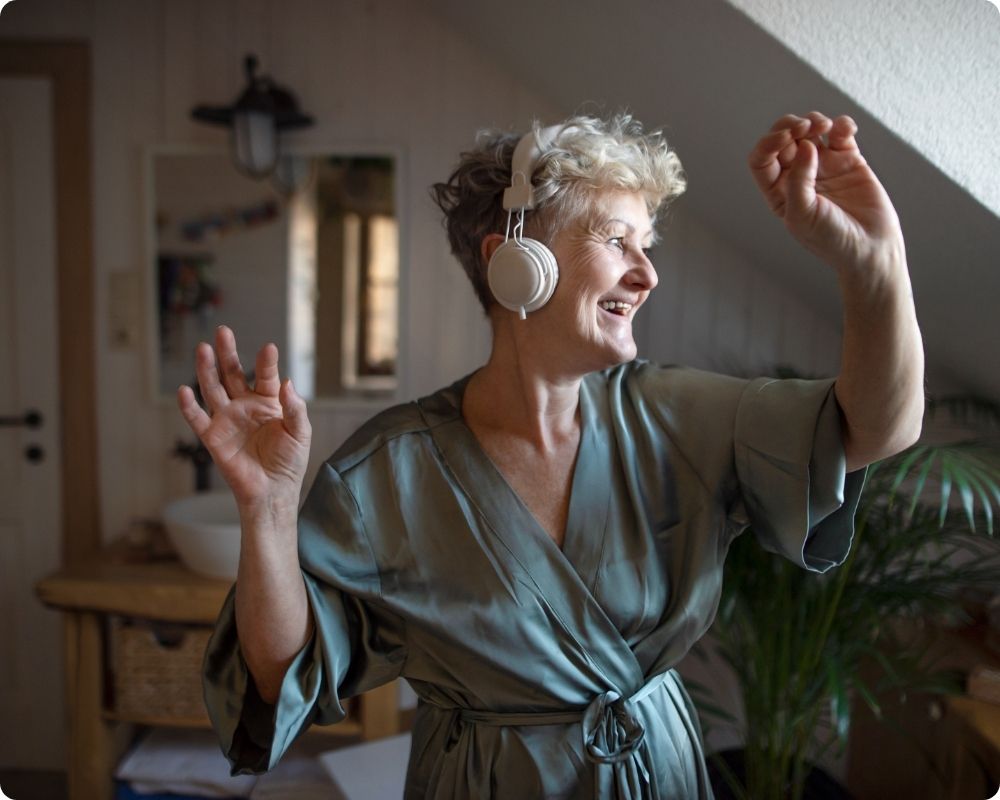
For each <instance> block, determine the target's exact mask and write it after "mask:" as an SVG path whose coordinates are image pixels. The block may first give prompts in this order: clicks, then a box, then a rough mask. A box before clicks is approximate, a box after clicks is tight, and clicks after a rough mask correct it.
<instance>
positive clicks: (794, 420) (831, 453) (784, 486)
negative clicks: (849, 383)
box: [730, 378, 867, 572]
mask: <svg viewBox="0 0 1000 800" xmlns="http://www.w3.org/2000/svg"><path fill="white" fill-rule="evenodd" d="M833 385H834V379H832V378H830V379H826V380H793V379H786V380H775V379H772V378H757V379H755V380H752V381H750V382H749V383H748V384H747V385H746V387H745V389H744V390H743V392H742V395H741V396H740V400H739V405H738V406H737V409H736V420H735V429H734V438H733V448H734V453H733V455H734V461H735V466H736V474H737V478H738V482H739V491H740V501H739V502H738V503H737V504H736V506H735V508H734V509H733V511H732V513H731V514H730V517H731V518H732V519H733V520H734V521H736V522H737V523H741V524H743V525H744V526H745V524H746V523H747V522H749V524H750V526H751V527H752V529H753V531H754V533H755V535H756V536H757V539H758V541H759V542H760V543H761V545H762V546H763V547H764V548H765V549H766V550H769V551H771V552H774V553H778V554H780V555H783V556H785V557H786V558H788V559H790V560H791V561H792V562H794V563H795V564H798V565H799V566H801V567H803V568H805V569H808V570H811V571H814V572H826V571H827V570H829V569H830V568H831V567H834V566H837V565H839V564H841V563H843V561H844V559H845V558H846V557H847V554H848V552H849V551H850V548H851V541H852V540H853V538H854V514H855V512H856V510H857V506H858V501H859V499H860V496H861V490H862V487H863V485H864V480H865V475H866V474H867V468H865V469H860V470H857V471H855V472H850V473H848V472H846V466H847V460H846V456H845V455H844V445H843V439H842V436H841V421H840V409H839V406H838V404H837V399H836V396H835V394H834V391H833Z"/></svg>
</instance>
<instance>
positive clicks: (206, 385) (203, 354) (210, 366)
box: [194, 342, 229, 414]
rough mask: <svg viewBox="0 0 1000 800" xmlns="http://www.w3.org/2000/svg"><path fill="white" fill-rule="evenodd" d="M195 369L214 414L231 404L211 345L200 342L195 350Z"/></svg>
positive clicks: (206, 400)
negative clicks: (220, 379)
mask: <svg viewBox="0 0 1000 800" xmlns="http://www.w3.org/2000/svg"><path fill="white" fill-rule="evenodd" d="M194 369H195V374H196V375H197V376H198V385H199V386H200V387H201V396H202V397H204V398H205V404H206V405H207V406H208V409H209V411H211V412H212V413H213V414H214V413H215V412H216V411H218V410H219V409H220V408H225V407H226V406H227V405H229V395H228V394H226V389H225V387H224V386H223V385H222V383H221V382H220V381H219V371H218V369H216V366H215V352H214V351H213V350H212V347H211V345H209V344H206V343H205V342H199V343H198V346H197V347H196V348H195V350H194Z"/></svg>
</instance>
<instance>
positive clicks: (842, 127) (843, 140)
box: [829, 114, 858, 150]
mask: <svg viewBox="0 0 1000 800" xmlns="http://www.w3.org/2000/svg"><path fill="white" fill-rule="evenodd" d="M857 132H858V124H857V123H856V122H855V121H854V120H853V119H851V118H850V117H849V116H847V115H846V114H844V115H842V116H839V117H837V118H836V119H835V120H834V121H833V127H832V129H831V130H830V136H829V141H830V149H831V150H851V149H854V150H856V149H857V148H858V143H857V141H856V140H855V138H854V135H855V134H856V133H857Z"/></svg>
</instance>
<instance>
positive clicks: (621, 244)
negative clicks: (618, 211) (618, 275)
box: [608, 236, 625, 253]
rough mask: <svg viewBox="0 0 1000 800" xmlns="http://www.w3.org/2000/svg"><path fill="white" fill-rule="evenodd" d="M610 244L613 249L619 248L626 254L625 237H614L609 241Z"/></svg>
mask: <svg viewBox="0 0 1000 800" xmlns="http://www.w3.org/2000/svg"><path fill="white" fill-rule="evenodd" d="M608 244H610V245H611V246H612V247H617V248H618V249H619V250H621V251H622V252H623V253H624V252H625V237H624V236H613V237H612V238H610V239H608Z"/></svg>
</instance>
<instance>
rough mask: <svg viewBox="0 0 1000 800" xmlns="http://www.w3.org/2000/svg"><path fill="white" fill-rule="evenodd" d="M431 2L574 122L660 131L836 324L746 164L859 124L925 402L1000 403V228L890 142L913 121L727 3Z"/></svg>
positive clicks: (700, 189)
mask: <svg viewBox="0 0 1000 800" xmlns="http://www.w3.org/2000/svg"><path fill="white" fill-rule="evenodd" d="M424 2H425V4H426V5H427V7H428V8H430V9H431V10H433V11H434V12H435V13H437V14H438V15H439V16H440V18H441V19H442V21H444V22H446V23H447V24H450V25H452V26H453V27H455V28H456V29H457V30H458V31H460V32H461V33H462V34H463V35H465V36H467V37H469V38H470V39H471V40H473V41H475V42H476V43H477V46H479V47H481V48H482V50H483V51H484V52H487V53H491V54H492V55H493V57H495V58H496V59H497V61H498V63H501V64H503V65H504V66H505V67H506V68H507V69H509V70H510V71H511V72H512V73H514V74H515V75H517V76H518V77H520V78H521V79H522V80H524V81H526V82H527V83H529V84H530V85H532V86H533V87H535V88H536V89H537V91H539V92H540V93H542V94H543V95H545V96H547V97H549V98H551V99H552V100H553V102H554V103H556V104H557V105H559V106H560V107H562V108H564V109H565V111H566V113H567V114H568V113H570V112H572V111H575V110H577V109H580V108H585V106H584V104H585V103H588V102H593V103H597V104H599V105H600V107H602V108H604V109H606V110H613V109H616V108H620V107H626V108H628V109H630V110H631V111H632V112H633V113H634V114H635V116H636V117H638V118H639V119H641V120H642V121H643V122H644V123H645V124H646V125H647V126H650V127H660V126H663V127H664V128H665V130H666V131H667V134H668V138H669V139H670V140H671V141H672V143H673V144H674V146H675V147H676V148H677V150H678V152H679V153H680V156H681V160H682V161H683V163H684V167H685V171H686V172H687V175H688V179H689V188H688V192H687V194H686V195H685V197H684V198H683V199H682V201H681V202H683V203H685V204H686V205H687V207H688V209H689V210H691V211H692V212H693V213H695V214H696V215H697V216H698V217H699V218H701V220H702V221H703V222H704V223H705V224H706V225H707V226H709V227H710V229H712V230H714V231H716V232H717V234H718V235H719V236H720V237H723V238H724V239H726V240H728V242H729V243H730V244H731V245H733V246H735V247H736V248H738V249H740V250H741V251H742V252H743V253H745V254H746V255H747V257H748V258H749V259H750V260H752V261H753V263H755V264H757V265H758V266H759V268H760V269H762V270H766V271H768V272H769V273H771V274H772V275H773V276H774V277H775V278H777V279H778V280H780V281H782V282H783V283H785V284H786V285H787V286H788V287H789V288H790V290H791V291H793V292H794V293H795V294H797V295H799V296H800V297H801V298H802V299H803V300H804V301H805V302H808V303H809V304H810V305H811V306H812V307H813V308H815V309H816V313H818V314H822V315H824V316H826V317H827V318H828V319H829V320H831V321H832V322H834V323H838V322H839V319H840V301H839V294H838V290H837V284H836V280H835V278H834V276H833V274H832V271H831V270H830V269H829V268H828V267H826V266H825V265H823V264H820V263H819V262H818V261H816V260H815V259H814V258H813V257H812V256H810V255H809V254H807V253H805V252H804V251H803V250H801V248H799V247H798V245H797V244H796V243H795V242H794V241H792V240H791V239H790V237H788V236H787V235H786V234H785V232H784V229H783V228H782V226H781V224H780V223H779V222H778V221H777V220H775V219H774V218H772V217H771V215H770V213H769V212H768V211H767V209H766V207H765V206H764V204H763V203H762V202H761V200H760V198H759V196H758V194H757V191H756V189H755V187H754V185H753V182H752V180H751V179H750V176H749V173H748V171H747V168H746V164H745V161H746V155H747V153H748V152H749V150H750V148H751V147H752V146H753V144H754V142H755V141H756V140H757V138H758V137H759V136H760V135H761V134H762V133H763V132H764V131H766V130H767V129H768V127H769V126H770V125H771V123H772V122H773V121H774V120H775V119H776V118H777V117H779V116H781V115H782V114H784V113H788V112H793V113H805V112H807V111H810V110H812V109H818V110H821V111H823V112H824V113H827V114H829V115H831V116H834V115H836V114H841V113H847V114H850V115H851V116H852V117H854V119H855V120H856V121H857V122H858V125H859V129H860V132H859V134H858V139H859V142H860V144H861V147H862V151H863V152H864V154H865V156H866V158H867V159H868V161H869V163H870V164H871V165H872V166H873V168H874V169H875V171H876V172H877V173H878V175H879V176H880V178H881V180H882V182H883V183H884V184H885V186H886V188H887V189H888V191H889V194H890V195H891V196H892V198H893V201H894V203H895V205H896V209H897V211H898V212H899V216H900V219H901V221H902V225H903V231H904V234H905V236H906V243H907V253H908V259H909V267H910V274H911V277H912V281H913V287H914V297H915V300H916V304H917V313H918V317H919V320H920V325H921V330H922V332H923V335H924V344H925V349H926V352H927V359H928V378H929V387H928V388H929V390H930V391H931V392H944V391H953V390H961V391H971V392H978V393H982V394H989V395H992V396H994V397H1000V219H998V217H997V215H996V214H995V213H994V212H993V211H991V210H990V209H989V208H987V206H986V205H984V204H983V203H982V202H981V201H980V200H978V199H977V198H976V197H974V196H973V195H972V194H970V192H969V191H968V190H967V189H966V188H963V187H962V186H960V185H959V183H957V182H956V180H955V179H954V178H953V177H949V175H947V174H946V173H945V172H944V171H943V170H942V168H941V167H940V166H939V165H938V164H935V163H933V162H932V161H931V160H930V159H929V158H928V157H927V156H926V155H924V154H922V153H921V152H919V151H918V150H917V149H916V148H915V147H914V146H913V144H911V142H910V141H909V140H910V138H911V137H910V136H906V138H902V137H901V136H900V135H898V134H897V133H894V132H893V128H895V129H896V130H898V131H900V133H902V134H904V135H905V133H906V130H907V124H906V120H905V119H904V118H899V117H898V115H897V117H896V118H894V120H893V126H889V125H887V124H886V123H885V122H883V121H882V120H881V119H879V118H877V117H876V116H875V115H873V114H872V113H871V111H870V110H868V109H867V108H866V107H865V105H864V104H863V103H861V102H859V101H858V100H857V99H856V98H852V97H849V96H848V95H847V94H846V93H845V92H844V91H843V90H841V89H840V88H839V87H838V86H836V85H834V84H833V83H832V82H831V81H830V80H829V79H828V77H827V76H826V75H824V74H821V73H820V72H819V71H818V70H817V69H816V68H815V67H814V66H811V65H810V64H808V63H806V62H805V61H803V60H802V59H801V58H800V57H799V56H797V55H796V54H795V53H794V52H793V51H792V50H791V49H789V48H788V47H786V46H785V45H784V44H783V43H782V42H781V41H779V40H778V39H777V38H775V36H774V35H772V34H771V33H769V32H767V31H765V30H764V29H763V28H761V27H760V26H759V25H758V24H757V23H756V22H755V21H753V20H751V19H750V18H749V17H748V16H746V15H745V14H744V13H742V12H741V11H738V10H737V9H736V8H734V7H733V6H732V5H730V4H728V3H727V2H723V0H617V2H610V0H507V2H505V3H503V4H492V3H479V2H468V0H424ZM970 2H971V0H970ZM759 5H761V4H758V6H759ZM983 5H986V7H987V10H991V9H990V7H989V6H988V5H987V4H986V3H985V0H984V2H983ZM758 12H759V9H758ZM866 24H868V23H866ZM883 24H884V25H885V26H886V30H885V31H882V32H881V33H880V34H879V35H890V34H891V35H896V34H897V33H898V31H897V30H896V29H894V28H892V26H891V22H890V21H886V22H885V23H883ZM838 35H840V36H844V35H846V34H844V32H843V31H840V33H839V34H838ZM876 38H877V37H876ZM798 46H799V47H800V48H801V47H802V43H801V42H799V43H798ZM854 63H855V65H856V67H857V68H858V69H861V68H868V64H867V62H865V63H858V61H857V60H856V59H855V61H854ZM888 63H889V64H891V63H892V61H891V60H890V61H889V62H888ZM880 65H881V66H882V67H883V68H884V67H885V65H886V62H885V61H884V60H883V61H879V60H877V59H873V61H872V62H871V65H870V74H869V75H868V76H867V80H868V81H869V82H871V83H872V84H873V85H874V84H877V83H878V82H879V81H880V77H879V74H878V68H879V66H880ZM894 80H898V76H895V78H894ZM994 83H995V81H994ZM528 122H529V120H527V119H525V120H512V121H511V125H512V127H515V128H523V127H525V126H526V125H527V124H528ZM919 124H920V121H919V120H917V121H915V123H914V126H913V127H914V128H916V127H917V126H918V125H919ZM948 131H950V132H952V133H953V135H955V136H957V137H967V136H968V126H967V125H966V124H965V122H964V121H963V120H961V119H942V120H941V122H940V125H939V126H938V127H937V131H936V133H935V134H934V136H937V137H940V136H942V135H944V133H945V132H948ZM914 135H915V134H914ZM993 135H994V136H995V135H996V132H995V129H994V131H993ZM971 144H973V145H974V142H973V143H971ZM997 167H998V165H997V164H996V163H993V164H991V165H990V167H989V170H988V172H989V173H991V174H990V176H989V177H988V180H992V181H994V183H993V184H992V185H996V181H1000V170H998V169H997ZM984 169H985V167H984ZM952 171H954V170H952ZM668 235H669V233H668Z"/></svg>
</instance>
